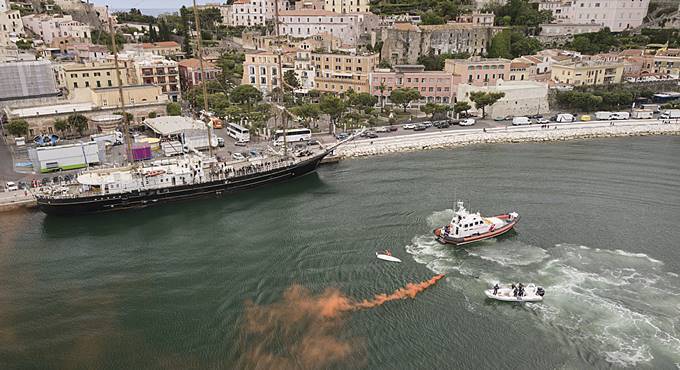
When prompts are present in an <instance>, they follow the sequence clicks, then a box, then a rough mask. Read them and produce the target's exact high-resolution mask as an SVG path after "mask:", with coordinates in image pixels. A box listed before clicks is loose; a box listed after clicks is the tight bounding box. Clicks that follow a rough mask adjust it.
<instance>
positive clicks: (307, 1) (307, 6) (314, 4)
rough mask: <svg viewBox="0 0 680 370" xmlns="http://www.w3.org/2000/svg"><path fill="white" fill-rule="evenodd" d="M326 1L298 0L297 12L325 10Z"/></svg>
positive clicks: (296, 4) (296, 2)
mask: <svg viewBox="0 0 680 370" xmlns="http://www.w3.org/2000/svg"><path fill="white" fill-rule="evenodd" d="M324 5H326V0H296V1H295V7H294V9H295V10H324Z"/></svg>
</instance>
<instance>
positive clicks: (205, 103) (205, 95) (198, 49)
mask: <svg viewBox="0 0 680 370" xmlns="http://www.w3.org/2000/svg"><path fill="white" fill-rule="evenodd" d="M193 2H194V8H193V10H194V23H196V56H197V57H198V63H199V66H200V68H201V86H202V87H203V112H205V115H206V117H207V116H208V86H207V84H206V80H205V76H206V73H205V69H203V42H202V37H201V17H199V16H198V8H197V7H196V0H193ZM205 126H206V128H207V129H208V153H209V154H210V157H212V156H213V151H212V145H211V141H212V135H211V132H210V123H209V122H206V123H205Z"/></svg>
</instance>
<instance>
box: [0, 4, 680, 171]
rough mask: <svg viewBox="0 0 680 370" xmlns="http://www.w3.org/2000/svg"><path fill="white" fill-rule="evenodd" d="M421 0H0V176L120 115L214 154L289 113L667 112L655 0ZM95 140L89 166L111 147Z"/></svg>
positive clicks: (392, 120)
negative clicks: (162, 1) (167, 8)
mask: <svg viewBox="0 0 680 370" xmlns="http://www.w3.org/2000/svg"><path fill="white" fill-rule="evenodd" d="M433 4H434V5H432V4H430V5H431V6H424V5H423V4H417V3H411V2H405V3H403V4H401V5H400V6H396V5H399V4H395V3H393V2H384V1H379V2H370V3H369V1H368V0H357V1H356V2H354V1H352V0H349V1H347V0H339V1H322V0H298V1H295V2H293V1H285V0H279V1H278V2H274V1H265V2H262V1H256V0H235V1H234V2H233V3H225V4H220V3H214V4H212V3H209V4H202V5H198V6H197V7H196V9H194V8H193V7H191V6H182V7H181V8H180V9H178V10H177V11H176V12H172V13H163V14H160V15H157V16H152V15H146V14H143V13H142V12H141V11H140V10H139V9H134V8H133V9H129V10H126V11H112V10H110V9H109V8H108V7H106V6H103V5H97V4H92V3H83V2H80V1H77V0H48V1H46V2H40V3H36V2H33V1H28V0H0V24H1V27H0V29H1V30H0V61H1V63H0V76H2V78H1V79H0V85H1V88H0V96H1V98H0V109H2V126H1V127H2V134H3V138H4V144H3V145H5V146H6V148H8V149H7V150H5V151H4V153H6V154H5V156H6V157H7V159H8V160H7V161H5V162H6V163H14V165H13V166H12V165H7V166H8V167H12V168H11V169H6V171H5V172H4V173H3V174H4V175H5V177H8V178H9V177H11V174H12V173H13V172H19V173H33V174H35V173H45V172H51V171H49V170H47V169H45V167H44V164H42V165H41V164H40V163H37V162H40V161H39V160H38V159H36V154H35V148H36V147H41V146H57V145H61V144H67V143H78V142H81V144H82V142H83V140H85V141H88V140H90V139H91V138H93V137H95V136H97V135H100V136H101V135H103V136H105V137H109V136H107V135H111V133H112V132H123V131H125V130H124V129H123V128H124V126H126V125H128V126H129V127H128V130H129V131H128V132H124V133H125V135H124V136H127V135H128V133H130V134H131V138H130V140H134V141H135V144H139V143H146V144H148V145H150V146H151V147H152V148H151V149H152V154H151V155H150V156H149V158H155V157H157V156H162V155H163V154H165V155H169V154H168V153H164V152H163V151H162V150H161V145H160V143H163V142H166V141H171V139H177V137H178V136H179V135H178V133H184V130H204V131H205V130H208V131H211V132H213V134H214V135H215V136H216V138H215V140H214V143H212V141H211V140H210V139H209V140H208V141H210V143H208V144H207V145H206V146H205V147H204V148H200V149H201V150H206V149H210V147H211V146H214V147H215V150H217V151H219V150H223V151H224V153H223V155H224V156H230V155H235V154H236V153H234V152H237V151H238V147H237V145H240V144H242V142H244V141H245V139H246V137H245V136H243V135H245V134H244V133H245V132H247V133H248V136H247V141H248V142H249V143H252V144H253V145H256V144H257V143H258V142H261V143H264V144H263V145H261V147H260V148H259V149H263V148H265V147H266V146H267V145H268V144H269V143H270V141H271V140H272V139H273V138H274V136H275V133H276V131H277V130H282V129H284V128H287V129H292V128H295V127H301V128H305V129H308V130H309V131H310V132H311V133H312V134H313V135H315V137H316V138H318V140H319V141H320V142H322V143H327V142H332V141H334V140H336V139H343V138H345V137H347V136H348V135H349V134H350V133H351V131H352V130H354V129H357V128H360V127H367V128H368V129H369V130H368V132H367V133H364V134H363V136H368V137H367V138H368V139H373V138H378V137H380V136H385V135H401V134H408V133H412V131H410V130H413V131H421V130H422V131H426V130H432V129H433V128H431V127H432V126H433V125H434V126H436V127H437V128H439V129H444V128H449V127H450V128H451V129H455V128H462V127H463V126H472V125H475V126H474V127H477V128H479V129H480V130H483V131H484V132H486V130H487V129H492V128H494V127H498V126H508V125H509V124H510V123H512V124H513V125H522V124H524V123H526V124H532V123H540V124H547V123H549V122H551V121H556V122H588V121H591V120H593V121H594V120H602V119H604V120H608V119H610V118H612V119H614V117H622V116H621V115H619V116H616V115H607V116H605V115H596V114H595V112H596V111H599V112H600V113H602V111H605V112H608V111H611V112H621V111H626V112H627V113H625V114H626V115H627V116H626V115H624V116H625V117H626V118H661V119H663V118H677V117H675V114H676V113H675V112H676V109H677V108H680V105H679V104H680V103H679V98H680V93H678V91H680V89H679V88H678V79H679V76H680V34H679V32H680V31H679V28H678V23H679V19H680V16H679V14H680V7H678V5H677V4H676V3H674V2H672V1H663V0H660V1H654V0H640V1H634V2H630V1H626V0H613V1H599V0H578V1H564V0H538V1H536V0H534V1H527V0H510V1H449V2H447V3H443V2H434V3H433ZM194 11H197V12H198V14H194ZM197 21H198V23H197ZM199 25H200V26H199ZM199 27H200V28H199ZM197 30H199V31H200V32H197ZM282 112H285V114H283V113H282ZM668 112H670V113H668ZM560 113H564V114H566V116H565V115H562V116H560ZM168 116H179V117H177V118H175V119H172V120H171V119H168V118H167V117H168ZM565 117H567V118H568V117H570V118H568V119H567V118H565ZM549 118H552V119H549ZM201 122H203V123H201ZM405 130H409V132H406V131H405ZM395 131H396V132H395ZM213 134H208V135H205V134H204V135H205V136H206V137H209V136H210V135H213ZM173 135H174V136H173ZM217 136H219V138H217ZM251 139H252V140H251ZM92 140H94V139H92ZM114 141H115V140H114ZM123 141H124V140H123ZM180 141H181V140H180ZM138 142H139V143H138ZM117 143H118V142H114V143H113V144H117ZM225 143H226V145H225ZM109 144H111V143H109ZM184 144H185V145H186V143H184ZM371 144H372V141H371ZM139 145H141V144H139ZM222 147H226V149H219V148H222ZM102 151H105V152H106V153H107V154H105V155H104V154H102V155H100V156H99V157H100V158H104V159H100V161H99V162H97V163H98V164H102V163H108V162H115V163H119V162H120V161H121V159H120V157H121V156H124V154H121V153H119V152H116V151H115V149H111V148H109V147H106V148H104V149H102ZM180 152H181V151H180ZM111 153H115V154H111ZM141 159H148V158H147V157H144V158H140V160H141ZM36 161H37V162H36ZM86 162H87V161H86ZM82 165H83V166H88V165H91V163H89V162H87V163H83V164H82ZM55 169H59V170H64V169H65V168H63V167H62V168H59V166H57V168H55Z"/></svg>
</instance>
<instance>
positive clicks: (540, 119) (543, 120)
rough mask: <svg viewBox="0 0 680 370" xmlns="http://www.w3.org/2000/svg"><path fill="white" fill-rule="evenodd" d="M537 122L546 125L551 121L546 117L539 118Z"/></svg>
mask: <svg viewBox="0 0 680 370" xmlns="http://www.w3.org/2000/svg"><path fill="white" fill-rule="evenodd" d="M536 123H537V124H539V125H545V124H547V123H550V120H548V119H546V118H539V119H537V120H536Z"/></svg>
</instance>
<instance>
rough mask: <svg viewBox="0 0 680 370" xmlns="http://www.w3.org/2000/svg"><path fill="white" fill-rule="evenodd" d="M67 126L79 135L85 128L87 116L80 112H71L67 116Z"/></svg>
mask: <svg viewBox="0 0 680 370" xmlns="http://www.w3.org/2000/svg"><path fill="white" fill-rule="evenodd" d="M67 121H68V124H69V126H70V127H71V128H72V129H73V130H76V131H77V132H78V134H80V135H81V136H82V135H83V132H85V130H87V123H88V119H87V117H85V116H83V115H82V114H79V113H75V114H71V115H70V116H68V118H67Z"/></svg>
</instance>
